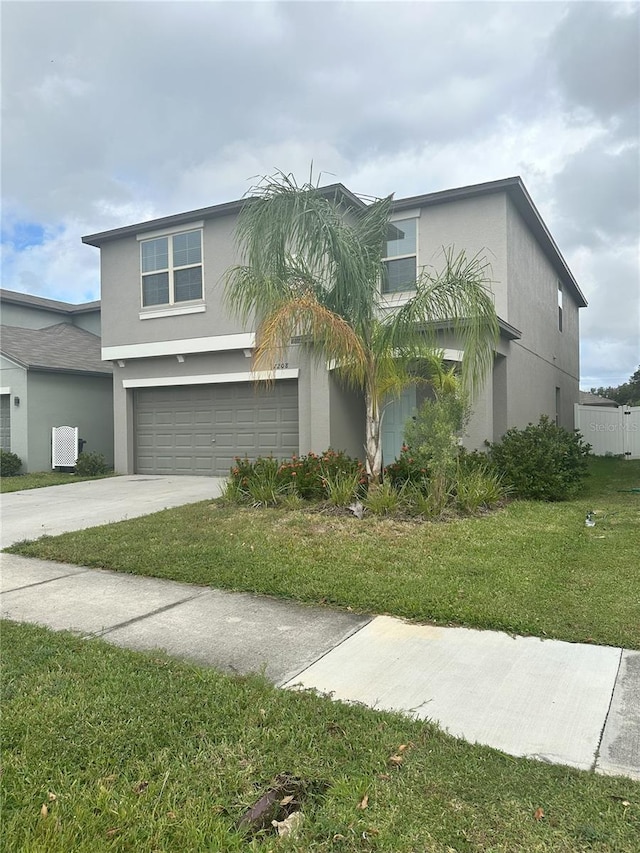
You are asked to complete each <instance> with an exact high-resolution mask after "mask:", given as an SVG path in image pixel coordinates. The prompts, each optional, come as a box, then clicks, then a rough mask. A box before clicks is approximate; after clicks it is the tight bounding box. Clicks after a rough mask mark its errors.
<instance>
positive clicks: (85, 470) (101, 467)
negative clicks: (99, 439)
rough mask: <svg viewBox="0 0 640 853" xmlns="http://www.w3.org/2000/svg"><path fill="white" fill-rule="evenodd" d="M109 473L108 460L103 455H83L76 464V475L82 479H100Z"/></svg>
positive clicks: (92, 453)
mask: <svg viewBox="0 0 640 853" xmlns="http://www.w3.org/2000/svg"><path fill="white" fill-rule="evenodd" d="M108 473H109V466H108V465H107V460H106V459H105V458H104V456H103V455H102V453H95V452H90V453H81V454H80V455H79V456H78V461H77V462H76V474H78V475H79V476H80V477H100V476H102V475H103V474H108Z"/></svg>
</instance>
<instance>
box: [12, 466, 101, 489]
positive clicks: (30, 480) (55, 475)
mask: <svg viewBox="0 0 640 853" xmlns="http://www.w3.org/2000/svg"><path fill="white" fill-rule="evenodd" d="M113 476H114V475H113V474H102V475H99V476H96V477H80V476H78V474H62V473H60V472H59V471H36V472H34V473H33V474H18V475H17V476H16V477H2V478H0V493H3V492H19V491H22V490H23V489H43V488H45V486H63V485H65V484H66V483H81V482H82V481H83V480H103V479H104V478H105V477H113Z"/></svg>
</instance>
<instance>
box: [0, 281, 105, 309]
mask: <svg viewBox="0 0 640 853" xmlns="http://www.w3.org/2000/svg"><path fill="white" fill-rule="evenodd" d="M0 302H8V303H11V304H13V305H33V306H35V307H37V308H46V309H48V310H49V311H61V312H62V313H64V314H78V313H82V312H84V311H97V310H99V308H100V301H99V300H96V301H95V302H82V303H80V304H79V305H73V304H71V303H70V302H60V301H59V300H58V299H46V298H45V297H44V296H32V295H31V294H30V293H19V292H18V291H17V290H5V289H4V288H3V287H2V288H0Z"/></svg>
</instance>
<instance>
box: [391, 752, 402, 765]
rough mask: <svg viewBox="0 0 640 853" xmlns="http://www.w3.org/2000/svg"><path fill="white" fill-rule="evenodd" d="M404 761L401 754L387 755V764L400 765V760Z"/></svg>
mask: <svg viewBox="0 0 640 853" xmlns="http://www.w3.org/2000/svg"><path fill="white" fill-rule="evenodd" d="M403 761H404V756H403V755H390V756H389V764H393V765H394V767H400V765H401V764H402V762H403Z"/></svg>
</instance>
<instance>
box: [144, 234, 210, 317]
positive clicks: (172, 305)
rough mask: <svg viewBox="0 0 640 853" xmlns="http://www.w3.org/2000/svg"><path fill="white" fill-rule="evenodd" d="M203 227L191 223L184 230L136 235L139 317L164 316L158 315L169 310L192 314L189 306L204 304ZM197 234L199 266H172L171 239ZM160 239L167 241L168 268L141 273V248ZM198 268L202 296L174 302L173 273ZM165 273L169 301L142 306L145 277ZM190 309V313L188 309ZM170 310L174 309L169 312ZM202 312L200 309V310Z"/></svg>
mask: <svg viewBox="0 0 640 853" xmlns="http://www.w3.org/2000/svg"><path fill="white" fill-rule="evenodd" d="M203 226H204V222H191V223H189V225H185V227H184V228H165V229H162V230H160V231H152V232H148V233H147V234H138V235H136V239H137V241H138V242H139V243H140V305H141V309H142V313H141V317H143V316H145V315H151V314H153V315H154V316H164V314H162V313H160V312H163V311H164V310H167V309H169V310H170V313H174V312H175V313H192V312H193V310H194V308H193V307H191V306H199V305H203V303H204V236H203ZM195 232H199V234H200V263H199V264H185V265H182V266H178V267H176V266H174V265H173V238H174V237H177V236H179V235H180V234H191V233H195ZM161 238H166V240H167V263H168V266H167V267H164V268H163V269H157V270H149V271H148V272H143V271H142V246H143V244H144V243H148V242H150V241H152V240H158V239H161ZM198 266H199V267H200V270H201V281H202V285H201V286H202V295H201V296H200V297H198V298H196V299H181V300H179V301H176V299H175V285H174V273H175V272H176V271H179V270H185V269H193V268H195V267H198ZM164 272H166V273H167V275H168V279H169V301H168V302H154V303H153V304H151V305H145V304H144V278H145V276H147V275H155V274H157V273H164ZM190 307H191V311H189V310H188V309H189V308H190ZM171 309H174V310H173V311H171ZM180 309H187V310H184V311H182V312H181V311H180ZM200 310H202V309H200Z"/></svg>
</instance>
